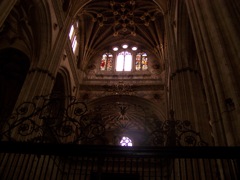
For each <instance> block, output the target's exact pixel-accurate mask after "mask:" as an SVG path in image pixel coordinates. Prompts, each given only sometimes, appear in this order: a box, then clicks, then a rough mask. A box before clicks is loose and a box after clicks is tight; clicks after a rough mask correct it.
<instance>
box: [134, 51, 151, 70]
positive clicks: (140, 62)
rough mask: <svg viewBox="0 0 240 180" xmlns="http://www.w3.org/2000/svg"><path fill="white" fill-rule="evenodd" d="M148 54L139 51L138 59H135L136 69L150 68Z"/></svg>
mask: <svg viewBox="0 0 240 180" xmlns="http://www.w3.org/2000/svg"><path fill="white" fill-rule="evenodd" d="M147 60H148V59H147V54H146V53H137V55H136V61H135V67H136V70H137V71H139V70H147V69H148V63H147Z"/></svg>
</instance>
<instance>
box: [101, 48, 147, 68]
mask: <svg viewBox="0 0 240 180" xmlns="http://www.w3.org/2000/svg"><path fill="white" fill-rule="evenodd" d="M137 49H138V48H137V47H136V46H132V47H130V48H129V47H128V45H127V44H124V45H122V46H121V48H118V47H117V46H115V47H113V49H112V51H110V52H111V53H105V54H103V55H102V58H101V64H100V70H101V71H112V70H115V71H118V72H121V71H141V70H147V69H148V58H147V54H146V53H145V52H142V51H141V52H138V51H137ZM108 52H109V51H108Z"/></svg>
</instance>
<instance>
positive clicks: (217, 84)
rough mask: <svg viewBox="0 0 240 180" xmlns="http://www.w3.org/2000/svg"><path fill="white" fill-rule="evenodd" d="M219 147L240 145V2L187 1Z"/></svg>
mask: <svg viewBox="0 0 240 180" xmlns="http://www.w3.org/2000/svg"><path fill="white" fill-rule="evenodd" d="M185 2H186V5H187V10H188V14H189V18H190V22H191V26H192V29H193V34H194V39H195V43H196V47H197V54H198V58H199V64H200V67H201V73H202V75H203V82H204V87H205V90H206V96H207V101H208V105H209V112H210V119H211V125H212V127H213V135H214V137H215V140H216V142H217V143H216V145H229V146H234V145H239V144H240V139H239V137H240V131H239V128H240V122H239V119H240V106H239V105H240V104H239V103H240V101H239V99H240V83H239V78H240V64H239V59H240V51H239V47H240V36H239V29H240V26H239V23H240V20H239V16H240V14H239V11H238V10H239V7H240V3H239V1H235V0H230V1H225V0H214V1H209V0H201V1H199V0H186V1H185Z"/></svg>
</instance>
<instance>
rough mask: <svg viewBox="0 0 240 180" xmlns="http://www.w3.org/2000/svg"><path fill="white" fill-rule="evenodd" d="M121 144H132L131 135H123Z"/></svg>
mask: <svg viewBox="0 0 240 180" xmlns="http://www.w3.org/2000/svg"><path fill="white" fill-rule="evenodd" d="M120 145H121V146H132V145H133V144H132V140H131V139H130V138H129V137H126V136H123V137H122V139H121V141H120Z"/></svg>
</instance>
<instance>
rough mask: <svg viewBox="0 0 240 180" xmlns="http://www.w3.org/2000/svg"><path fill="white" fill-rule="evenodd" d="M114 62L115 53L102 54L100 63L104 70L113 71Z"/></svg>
mask: <svg viewBox="0 0 240 180" xmlns="http://www.w3.org/2000/svg"><path fill="white" fill-rule="evenodd" d="M112 63H113V55H112V54H110V53H106V54H104V55H103V56H102V61H101V64H100V69H101V70H102V71H104V70H107V71H111V70H112Z"/></svg>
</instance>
